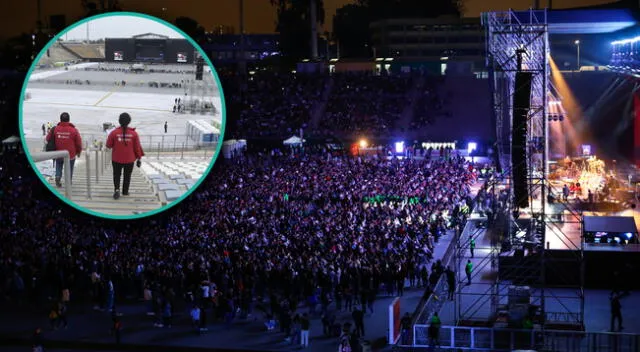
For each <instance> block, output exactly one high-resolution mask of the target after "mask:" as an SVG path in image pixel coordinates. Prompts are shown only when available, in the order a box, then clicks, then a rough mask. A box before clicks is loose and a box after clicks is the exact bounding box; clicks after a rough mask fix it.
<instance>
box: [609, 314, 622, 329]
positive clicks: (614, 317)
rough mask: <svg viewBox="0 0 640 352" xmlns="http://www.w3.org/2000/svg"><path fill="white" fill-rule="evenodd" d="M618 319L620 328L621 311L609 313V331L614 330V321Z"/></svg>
mask: <svg viewBox="0 0 640 352" xmlns="http://www.w3.org/2000/svg"><path fill="white" fill-rule="evenodd" d="M616 320H617V321H618V329H620V330H622V312H612V313H611V331H615V329H614V327H615V324H614V323H615V321H616Z"/></svg>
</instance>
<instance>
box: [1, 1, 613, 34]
mask: <svg viewBox="0 0 640 352" xmlns="http://www.w3.org/2000/svg"><path fill="white" fill-rule="evenodd" d="M324 1H325V9H326V11H327V23H325V28H327V29H328V30H330V28H331V27H330V26H331V17H332V16H333V14H334V13H335V10H336V9H337V8H339V7H341V6H342V5H344V4H346V3H349V2H350V1H352V0H324ZM613 1H614V0H554V1H553V5H554V7H556V8H562V7H573V6H586V5H593V4H602V3H609V2H613ZM1 2H2V5H0V6H1V7H0V38H7V37H12V36H15V35H18V34H20V33H22V32H30V31H33V30H34V28H35V22H36V17H37V15H36V0H2V1H1ZM41 2H42V17H43V19H44V21H45V22H47V21H48V18H49V16H50V15H54V14H65V15H66V16H67V25H69V24H70V21H71V20H72V19H76V18H79V17H80V16H81V15H82V14H83V11H82V8H81V6H80V0H41ZM533 2H534V1H533V0H466V5H465V7H466V11H465V15H466V16H478V15H479V14H480V13H481V12H483V11H488V10H504V9H507V8H509V7H511V8H514V9H526V8H528V7H530V6H531V5H532V4H533ZM541 3H542V4H543V5H544V4H546V0H541ZM120 4H121V6H122V8H123V9H124V10H127V11H140V12H144V13H148V14H151V15H155V16H158V17H164V18H165V19H167V20H169V21H173V19H175V18H176V17H178V16H188V17H192V18H194V19H195V20H196V21H198V22H200V24H202V25H203V26H204V27H205V29H206V30H211V29H212V27H214V26H216V25H228V26H233V27H234V28H235V29H236V31H237V30H238V21H239V11H238V1H237V0H120ZM162 8H166V13H165V15H164V16H163V11H162ZM245 16H246V17H245V22H246V31H247V32H248V33H272V32H273V31H274V27H275V11H274V9H273V8H272V7H271V5H270V4H269V0H245Z"/></svg>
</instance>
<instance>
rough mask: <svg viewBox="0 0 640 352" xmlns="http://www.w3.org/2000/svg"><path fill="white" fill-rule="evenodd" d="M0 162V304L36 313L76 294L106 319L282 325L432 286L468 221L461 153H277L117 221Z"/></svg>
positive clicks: (222, 170)
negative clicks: (257, 319)
mask: <svg viewBox="0 0 640 352" xmlns="http://www.w3.org/2000/svg"><path fill="white" fill-rule="evenodd" d="M0 159H1V160H2V171H1V174H0V177H1V182H2V183H1V185H2V190H1V192H2V195H1V197H0V216H1V217H0V243H2V245H1V246H0V249H1V251H0V276H1V277H0V282H2V283H3V285H2V286H0V290H1V291H2V295H3V296H5V297H10V299H11V300H12V301H15V302H18V303H21V302H22V303H24V302H26V301H29V302H32V304H34V306H41V307H42V306H50V304H51V302H50V301H51V300H54V301H55V300H56V299H61V297H63V296H64V292H67V296H68V292H69V291H70V292H73V295H72V296H73V297H74V298H73V299H75V300H83V299H87V300H88V299H91V300H92V301H93V302H94V304H95V306H96V308H97V309H98V308H99V309H105V310H111V311H115V310H116V309H117V306H118V304H119V303H120V302H123V300H125V299H126V298H127V297H128V298H132V297H133V298H143V297H145V298H146V299H148V304H149V310H150V312H152V313H155V316H156V317H157V319H159V321H158V322H157V324H156V326H162V325H163V324H164V325H167V324H171V319H170V317H171V316H172V315H173V314H174V313H173V312H174V310H175V309H176V306H179V307H184V304H185V303H187V304H190V305H191V306H193V305H196V306H198V307H200V308H201V309H202V310H203V312H205V314H206V315H210V319H214V320H219V321H226V322H230V321H232V320H233V319H235V318H237V317H238V316H240V317H242V316H244V317H246V316H247V315H248V314H254V315H256V316H257V315H261V314H262V313H263V314H264V316H265V320H266V321H269V320H272V319H275V320H278V321H280V322H282V321H290V320H289V319H288V318H292V317H295V311H296V309H297V308H298V307H300V306H306V307H307V308H308V313H309V314H310V315H311V316H320V315H323V316H324V315H326V314H327V312H328V306H329V302H331V301H333V302H335V303H336V307H337V308H338V309H348V310H352V309H354V307H356V306H357V305H358V306H362V307H363V308H364V307H366V306H369V305H371V304H372V303H371V302H373V301H374V300H375V297H376V296H377V294H379V293H382V294H384V293H387V294H396V293H397V294H402V291H403V288H404V282H405V280H406V279H409V280H410V281H411V282H412V283H415V282H416V280H417V282H423V283H425V284H427V282H426V281H427V280H426V278H428V277H429V274H428V270H429V269H428V264H431V265H432V269H433V264H434V262H435V261H433V262H432V257H433V248H434V245H435V243H436V242H437V241H438V238H439V237H440V236H442V235H443V234H445V233H446V231H447V229H451V228H453V227H456V226H458V225H460V224H462V222H463V221H464V216H465V214H464V212H462V211H461V209H463V208H466V206H465V205H467V204H470V203H471V198H470V187H469V186H470V184H471V183H472V182H474V175H473V174H472V173H471V172H470V171H469V168H468V166H467V163H466V162H465V161H464V160H463V159H462V158H458V157H455V156H452V157H450V158H439V159H436V160H429V159H425V160H411V159H407V160H397V159H396V160H393V159H392V160H387V159H378V158H370V159H360V158H358V157H352V156H346V155H340V156H330V155H328V154H323V153H318V154H313V155H310V154H302V155H300V154H295V155H293V156H292V155H290V154H289V153H286V155H285V154H283V153H279V152H273V153H267V154H263V155H249V156H243V157H240V158H237V159H235V160H234V161H232V162H226V163H221V164H218V165H217V166H216V169H217V170H215V175H216V177H215V178H213V177H212V178H210V179H209V180H208V181H207V182H206V183H205V184H203V185H202V186H201V188H200V189H198V190H197V191H196V192H195V193H194V194H193V195H192V196H191V197H190V199H188V200H186V201H185V202H183V203H181V204H180V205H178V206H176V209H175V210H172V211H169V215H168V216H163V217H153V218H150V219H146V220H143V221H137V222H135V221H134V222H127V223H124V224H123V223H122V222H120V223H116V222H109V221H106V220H99V219H95V218H88V217H87V216H85V215H82V214H79V213H77V212H75V211H73V210H71V209H70V208H67V207H66V206H64V205H63V204H61V203H60V202H59V201H58V200H57V199H55V197H53V196H52V195H50V194H49V192H48V190H46V189H45V188H44V187H39V186H34V181H35V180H34V178H35V176H33V173H32V172H31V171H30V170H29V167H28V166H24V165H25V164H26V161H25V160H24V156H23V155H18V154H15V153H13V152H10V153H4V155H2V157H1V158H0ZM8 165H11V167H10V168H9V167H7V166H8ZM35 183H36V184H37V182H35ZM434 270H436V269H434ZM438 270H439V272H441V270H440V269H438ZM421 278H424V279H421ZM436 281H437V278H436ZM67 299H68V298H67ZM364 309H366V308H364ZM167 318H169V319H168V320H167ZM298 319H300V318H299V317H298ZM167 321H168V323H167ZM204 321H206V319H205V320H204ZM209 321H211V320H209ZM205 324H206V323H205ZM205 328H206V327H205Z"/></svg>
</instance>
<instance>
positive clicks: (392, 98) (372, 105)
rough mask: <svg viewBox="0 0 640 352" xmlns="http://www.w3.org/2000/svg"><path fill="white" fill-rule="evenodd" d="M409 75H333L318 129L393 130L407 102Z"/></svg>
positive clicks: (372, 131)
mask: <svg viewBox="0 0 640 352" xmlns="http://www.w3.org/2000/svg"><path fill="white" fill-rule="evenodd" d="M412 83H413V81H412V80H411V78H410V77H408V76H389V75H381V76H374V75H370V74H363V73H356V74H347V73H343V74H336V75H334V76H333V89H332V92H331V96H330V97H329V100H328V102H327V106H326V111H325V116H324V117H323V118H322V120H321V121H320V127H321V128H323V129H325V130H337V131H341V132H346V131H348V132H356V133H367V135H381V134H385V133H386V132H389V131H390V130H391V129H393V128H394V127H396V124H397V123H398V122H399V120H400V119H401V117H402V113H403V109H404V107H406V106H407V104H408V103H409V97H408V95H407V93H408V92H409V90H410V88H411V87H412Z"/></svg>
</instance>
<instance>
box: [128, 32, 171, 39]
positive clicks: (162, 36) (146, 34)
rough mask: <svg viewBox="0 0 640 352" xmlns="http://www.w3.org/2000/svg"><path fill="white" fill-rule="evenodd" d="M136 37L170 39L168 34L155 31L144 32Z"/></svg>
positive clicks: (135, 36)
mask: <svg viewBox="0 0 640 352" xmlns="http://www.w3.org/2000/svg"><path fill="white" fill-rule="evenodd" d="M133 37H134V38H135V39H169V37H168V36H166V35H162V34H155V33H144V34H138V35H134V36H133Z"/></svg>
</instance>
